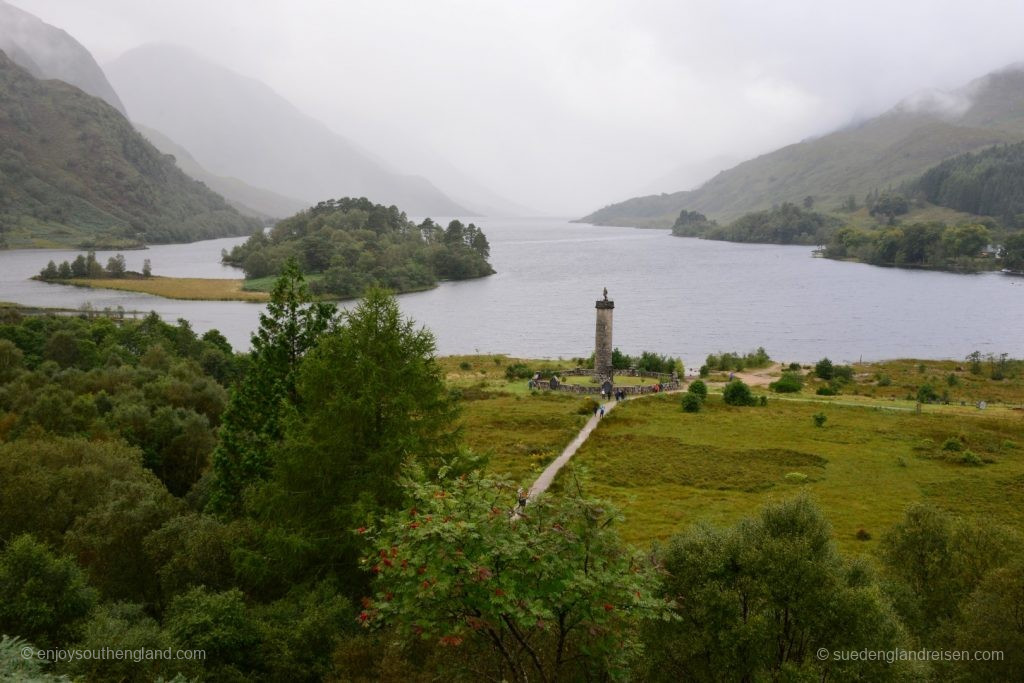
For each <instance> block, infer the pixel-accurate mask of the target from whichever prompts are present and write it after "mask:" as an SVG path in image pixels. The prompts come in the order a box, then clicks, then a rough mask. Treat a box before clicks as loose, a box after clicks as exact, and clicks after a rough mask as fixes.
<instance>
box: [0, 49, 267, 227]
mask: <svg viewBox="0 0 1024 683" xmlns="http://www.w3.org/2000/svg"><path fill="white" fill-rule="evenodd" d="M0 150H2V151H0V231H2V232H3V233H4V234H3V239H4V240H5V241H6V243H7V245H8V246H40V247H46V246H76V245H97V246H102V245H110V246H130V245H135V244H139V243H141V242H176V241H191V240H198V239H204V238H212V237H225V236H229V235H245V234H249V233H251V232H253V231H254V230H255V229H257V228H258V227H259V223H258V221H255V220H253V219H251V218H246V217H243V216H242V215H241V214H239V213H238V212H237V211H236V210H235V209H233V208H231V207H230V206H229V205H228V204H227V203H226V202H225V201H224V199H223V198H221V197H220V196H218V195H216V194H214V193H213V192H211V191H210V190H209V189H207V188H206V187H205V186H204V185H203V184H202V183H198V182H196V181H194V180H192V179H190V178H188V177H187V176H186V175H185V174H184V173H182V171H181V170H180V169H179V168H178V167H177V166H175V164H174V162H173V161H172V160H171V159H170V158H168V157H166V156H164V155H163V154H161V153H160V152H159V151H157V149H156V148H154V147H153V146H152V145H151V144H149V143H148V142H147V141H146V140H145V138H143V137H142V136H141V135H139V133H137V132H136V131H135V129H134V128H132V126H131V124H130V123H129V122H128V121H127V119H125V118H124V116H122V115H121V114H120V112H118V111H117V110H115V109H114V108H113V107H111V106H110V105H109V104H107V103H106V102H104V101H103V100H100V99H98V98H96V97H93V96H91V95H87V94H86V93H84V92H82V91H81V90H79V89H78V88H76V87H74V86H71V85H68V84H66V83H63V82H61V81H56V80H49V81H40V80H37V79H36V78H34V77H33V76H32V75H31V74H30V73H29V72H28V71H26V70H25V69H23V68H21V67H19V66H18V65H17V64H15V63H14V62H13V61H11V60H10V59H8V58H7V56H6V55H4V54H3V53H0Z"/></svg>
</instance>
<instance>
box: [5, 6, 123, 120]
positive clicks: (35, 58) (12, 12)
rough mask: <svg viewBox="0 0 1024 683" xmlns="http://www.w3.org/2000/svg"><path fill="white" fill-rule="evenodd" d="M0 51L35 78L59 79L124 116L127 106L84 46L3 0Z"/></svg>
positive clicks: (59, 30)
mask: <svg viewBox="0 0 1024 683" xmlns="http://www.w3.org/2000/svg"><path fill="white" fill-rule="evenodd" d="M0 50H3V51H4V52H5V53H6V54H7V56H8V57H9V58H10V59H12V60H13V61H14V62H15V63H16V64H18V65H19V66H21V67H22V68H24V69H26V70H27V71H28V72H29V73H30V74H32V75H33V76H35V77H36V78H57V79H59V80H62V81H64V82H65V83H70V84H71V85H74V86H76V87H78V88H79V89H81V90H83V91H85V92H87V93H89V94H90V95H94V96H96V97H99V98H100V99H102V100H104V101H105V102H106V103H107V104H109V105H110V106H112V107H113V108H114V109H117V110H118V111H119V112H121V113H122V114H123V113H124V105H123V104H122V103H121V100H120V99H119V98H118V96H117V93H116V92H114V88H113V87H111V85H110V82H109V81H107V77H106V76H105V75H104V73H103V70H102V69H101V68H100V66H99V64H97V63H96V60H95V59H93V57H92V54H90V53H89V51H88V50H86V49H85V47H83V46H82V44H81V43H79V42H78V41H77V40H75V39H74V38H72V37H71V36H70V35H68V34H67V33H65V32H64V31H62V30H61V29H59V28H57V27H55V26H51V25H49V24H47V23H45V22H44V21H42V20H41V19H39V18H37V17H36V16H34V15H32V14H29V13H28V12H25V11H24V10H20V9H18V8H17V7H14V6H13V5H9V4H8V3H6V2H4V1H3V0H0Z"/></svg>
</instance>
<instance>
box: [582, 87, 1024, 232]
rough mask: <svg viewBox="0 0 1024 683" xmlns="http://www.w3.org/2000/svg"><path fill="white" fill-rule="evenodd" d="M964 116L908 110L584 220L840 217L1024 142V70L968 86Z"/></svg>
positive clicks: (963, 93) (649, 223) (656, 222)
mask: <svg viewBox="0 0 1024 683" xmlns="http://www.w3.org/2000/svg"><path fill="white" fill-rule="evenodd" d="M953 95H954V97H955V98H956V99H957V100H959V101H962V102H964V103H965V110H964V111H963V112H962V113H958V112H956V111H950V110H949V109H948V108H943V107H940V106H938V105H934V106H933V105H929V104H928V103H925V104H923V105H922V104H914V105H910V104H902V105H899V106H897V107H895V108H894V109H892V110H891V111H889V112H887V113H885V114H882V115H881V116H878V117H876V118H873V119H870V120H868V121H865V122H863V123H860V124H858V125H854V126H850V127H848V128H844V129H841V130H838V131H835V132H833V133H830V134H828V135H825V136H822V137H818V138H813V139H810V140H805V141H803V142H799V143H796V144H793V145H789V146H787V147H783V148H781V149H778V150H776V151H774V152H770V153H768V154H765V155H762V156H760V157H757V158H755V159H751V160H749V161H746V162H744V163H742V164H739V165H738V166H736V167H735V168H731V169H729V170H727V171H723V172H722V173H719V174H718V175H717V176H715V177H714V178H712V179H711V180H709V181H708V182H707V183H705V184H704V185H703V186H701V187H699V188H697V189H696V190H692V191H688V192H675V193H672V194H661V195H652V196H649V197H634V198H632V199H627V200H626V201H622V202H618V203H615V204H612V205H610V206H606V207H604V208H602V209H600V210H599V211H595V212H594V213H592V214H590V215H588V216H585V217H584V218H581V219H580V222H584V223H596V224H599V225H632V226H638V227H665V228H667V227H671V226H672V224H673V222H674V221H675V218H676V217H677V216H678V215H679V212H680V211H681V210H683V209H687V210H690V211H699V212H701V213H703V214H705V215H707V216H708V217H709V218H713V219H716V220H720V221H730V220H734V219H736V218H738V217H739V216H741V215H742V214H744V213H748V212H751V211H757V210H762V209H767V208H770V207H772V206H774V205H777V204H781V203H783V202H791V203H796V204H799V203H800V202H802V201H803V200H804V199H805V198H806V197H811V198H812V199H813V200H814V202H815V205H816V206H817V207H819V209H820V210H826V211H832V210H836V209H839V208H840V207H841V205H842V204H843V203H845V202H847V201H848V200H849V198H850V197H851V196H852V197H853V198H854V199H855V200H856V201H857V202H860V203H862V202H863V199H864V197H865V196H866V195H867V194H868V193H870V192H873V191H875V192H877V191H884V190H886V189H887V188H889V187H898V186H899V185H901V184H902V183H905V182H910V181H913V180H915V179H916V178H917V177H918V176H919V175H920V174H921V173H923V172H924V171H925V170H926V169H928V168H929V167H931V166H934V165H935V164H937V163H939V162H941V161H944V160H946V159H948V158H950V157H953V156H956V155H958V154H962V153H964V152H970V151H973V150H978V149H982V148H985V147H988V146H991V145H993V144H998V143H1017V142H1020V141H1021V140H1024V71H1022V70H1020V69H1019V68H1013V67H1011V68H1008V69H1006V70H1003V71H999V72H996V73H992V74H989V75H988V76H985V77H983V78H980V79H978V80H976V81H974V82H972V83H970V84H968V85H966V86H965V87H964V88H962V89H961V90H960V91H958V92H957V93H954V94H953Z"/></svg>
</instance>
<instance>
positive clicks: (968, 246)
mask: <svg viewBox="0 0 1024 683" xmlns="http://www.w3.org/2000/svg"><path fill="white" fill-rule="evenodd" d="M991 239H992V233H990V232H989V230H988V228H986V227H985V226H984V225H959V226H956V227H952V228H946V230H945V231H943V233H942V249H943V251H944V252H945V254H946V255H947V256H951V257H953V258H960V257H968V258H973V257H976V256H978V255H979V254H980V253H981V250H982V249H984V248H985V246H986V245H988V243H989V242H990V241H991Z"/></svg>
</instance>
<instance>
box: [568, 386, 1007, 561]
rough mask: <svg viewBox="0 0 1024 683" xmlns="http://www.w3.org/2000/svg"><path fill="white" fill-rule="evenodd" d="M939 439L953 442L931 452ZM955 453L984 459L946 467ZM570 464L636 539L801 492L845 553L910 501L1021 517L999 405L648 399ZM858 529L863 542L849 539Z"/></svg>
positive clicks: (644, 540)
mask: <svg viewBox="0 0 1024 683" xmlns="http://www.w3.org/2000/svg"><path fill="white" fill-rule="evenodd" d="M808 398H809V397H808ZM968 410H969V411H970V412H968ZM815 413H823V414H824V415H825V416H826V418H827V421H826V422H825V424H824V426H822V427H816V426H815V425H814V421H813V419H812V416H813V415H814V414H815ZM948 439H954V440H956V441H958V442H960V443H961V444H962V448H964V449H965V450H964V451H947V450H944V448H943V446H944V444H945V443H946V441H947V440H948ZM966 450H969V451H971V452H972V453H974V454H975V455H976V456H977V457H978V458H979V459H980V460H982V461H984V464H980V465H969V464H964V463H962V462H959V460H960V459H961V458H963V455H964V452H965V451H966ZM573 463H574V466H575V467H577V468H583V469H584V470H585V471H586V472H587V477H588V479H589V485H588V486H589V489H590V492H591V493H592V494H595V495H598V496H602V497H607V498H609V499H611V500H612V501H614V502H615V503H617V504H618V505H619V506H621V508H622V509H623V511H624V513H625V514H626V517H627V523H626V525H625V526H624V527H623V529H622V533H623V535H624V537H625V538H627V539H628V540H629V541H631V542H633V543H636V544H638V545H641V546H647V545H648V544H649V543H650V542H651V541H654V540H663V539H665V538H667V537H669V536H671V535H672V534H674V533H676V532H678V531H681V530H682V529H684V528H686V527H687V526H689V525H690V524H692V523H694V522H697V521H701V520H703V521H710V522H712V523H732V522H735V521H736V520H738V519H739V518H741V517H743V516H747V515H751V514H753V513H755V512H756V511H757V510H758V509H759V508H760V507H761V506H762V505H764V504H765V503H766V502H768V501H769V500H773V499H780V498H785V497H788V496H792V495H795V494H796V493H797V492H798V491H800V490H806V491H808V492H809V493H810V494H811V495H812V496H813V497H814V499H815V500H816V501H817V502H818V503H819V504H820V505H821V506H822V507H823V509H824V510H825V511H826V513H827V515H828V517H829V519H830V520H831V522H832V524H833V527H834V532H835V537H836V540H837V542H838V543H839V545H840V546H841V547H842V548H843V549H844V550H847V551H870V550H872V549H873V547H874V546H875V544H876V543H877V541H878V539H879V538H880V537H881V536H882V534H883V533H884V532H885V531H886V530H887V529H888V528H889V527H891V525H892V524H893V523H894V522H895V521H896V520H898V519H899V518H900V517H901V516H902V514H903V511H904V509H905V507H906V506H907V504H909V503H911V502H913V501H929V502H931V503H934V504H935V505H937V506H939V507H941V508H943V509H946V510H949V511H951V512H954V513H957V514H961V515H966V516H977V517H979V518H983V519H989V520H1000V521H1002V522H1004V523H1009V524H1019V523H1021V522H1024V415H1022V414H1021V413H1020V412H1018V411H1014V410H1011V409H1009V408H1003V409H995V410H988V411H979V410H977V409H976V408H971V409H963V408H960V407H959V406H955V407H945V406H942V407H939V406H928V410H926V411H924V412H922V413H920V414H918V413H916V412H915V411H914V410H913V409H910V410H907V409H902V410H894V409H884V408H879V407H876V406H872V405H870V404H865V405H863V406H861V405H847V404H846V402H842V403H841V402H839V400H832V401H831V402H828V401H822V402H818V400H817V399H813V400H799V399H798V400H789V399H784V398H770V399H769V402H768V405H767V406H764V407H752V408H738V407H732V406H727V405H725V404H724V403H723V402H722V401H721V398H720V397H719V396H711V397H710V398H709V401H708V403H707V404H706V406H705V409H704V410H703V411H702V412H700V413H697V414H689V413H683V412H682V411H681V410H680V408H679V398H678V396H660V397H652V398H647V399H643V400H640V401H636V402H630V403H627V404H626V405H624V406H620V407H619V408H618V409H617V410H616V411H615V412H614V413H612V414H611V415H609V416H608V417H607V418H606V419H605V421H604V422H603V423H602V424H601V426H600V427H599V429H598V430H597V431H596V432H595V433H594V435H592V436H591V438H590V440H589V441H588V442H587V443H586V444H584V446H583V447H582V448H581V449H580V451H579V453H578V454H577V455H576V457H575V458H574V460H573ZM862 529H863V530H864V531H866V532H867V533H868V534H870V536H871V539H870V540H858V539H857V534H858V531H860V530H862Z"/></svg>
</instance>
